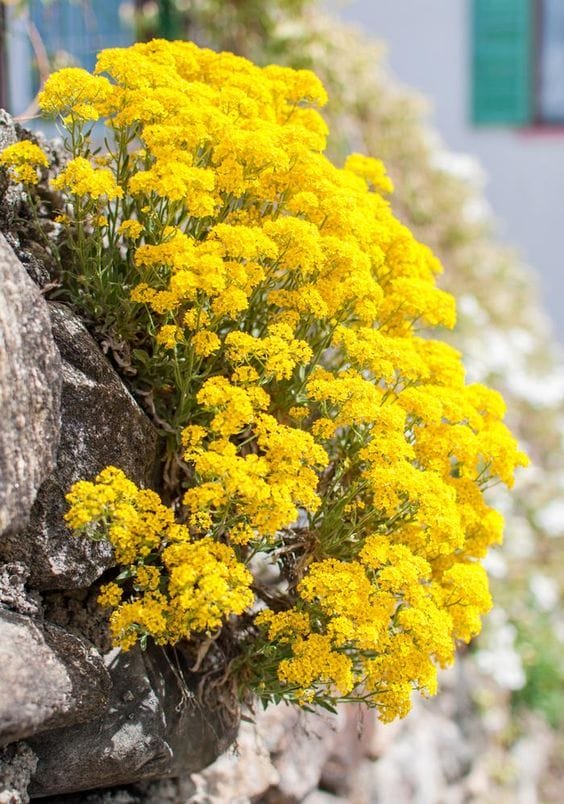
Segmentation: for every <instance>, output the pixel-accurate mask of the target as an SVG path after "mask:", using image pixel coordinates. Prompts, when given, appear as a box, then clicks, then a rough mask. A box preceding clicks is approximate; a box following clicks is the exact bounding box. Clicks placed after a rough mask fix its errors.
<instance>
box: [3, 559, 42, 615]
mask: <svg viewBox="0 0 564 804" xmlns="http://www.w3.org/2000/svg"><path fill="white" fill-rule="evenodd" d="M28 578H29V569H28V568H27V567H26V566H25V564H22V563H21V562H18V561H14V562H13V563H9V564H0V605H2V606H5V607H6V608H7V609H12V611H16V612H17V613H18V614H29V615H30V616H32V617H34V616H37V615H38V614H40V612H41V603H40V601H39V599H38V598H39V595H38V594H37V593H32V592H29V591H28V590H27V589H26V588H25V585H26V582H27V579H28Z"/></svg>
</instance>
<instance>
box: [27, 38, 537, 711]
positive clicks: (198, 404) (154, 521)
mask: <svg viewBox="0 0 564 804" xmlns="http://www.w3.org/2000/svg"><path fill="white" fill-rule="evenodd" d="M96 73H97V74H96V75H95V76H90V75H88V74H87V73H83V72H81V71H76V70H71V71H61V72H60V73H58V74H56V75H55V76H53V77H52V78H50V79H49V81H48V82H47V83H46V85H45V89H44V91H43V93H42V96H41V99H40V103H41V105H42V107H43V108H44V109H45V110H47V111H49V112H51V113H59V114H60V115H61V116H62V117H63V121H66V123H65V124H66V125H67V128H68V130H69V132H70V143H71V144H70V148H71V151H72V157H73V159H72V161H71V162H70V163H69V165H68V167H66V168H65V170H64V171H63V172H62V174H61V175H60V176H59V177H58V178H57V179H56V182H55V184H56V187H57V188H58V189H60V190H62V191H63V192H65V193H66V194H67V197H68V204H69V208H68V210H67V212H68V214H71V217H73V215H74V219H75V221H77V222H78V225H77V231H78V233H79V235H80V233H81V231H82V234H84V231H86V230H87V231H88V233H89V234H91V237H90V239H89V238H85V237H84V236H81V237H78V236H77V240H76V242H75V248H76V253H77V254H78V257H77V259H78V262H79V265H80V271H79V273H80V274H81V276H83V277H86V279H85V280H84V281H83V283H82V285H81V291H80V293H81V294H82V295H81V298H82V299H86V298H87V296H86V291H85V290H84V288H85V287H88V276H93V277H94V278H93V279H92V282H91V285H90V286H91V287H92V288H94V290H93V291H92V293H100V290H99V288H100V287H102V288H103V287H106V286H108V283H110V279H109V277H110V278H111V289H112V294H111V298H112V299H113V300H114V301H113V302H112V303H113V304H117V305H118V307H117V309H112V310H109V311H108V321H111V322H112V326H114V327H117V328H118V333H119V327H120V326H122V327H123V333H124V334H123V337H124V338H129V339H130V340H131V341H132V342H133V347H134V348H133V351H132V355H133V357H134V359H136V360H137V361H138V362H137V363H136V367H135V369H136V371H137V380H138V382H139V383H140V387H142V389H143V392H144V393H147V387H148V386H149V387H150V393H151V400H152V401H153V404H154V407H155V412H156V421H157V422H158V423H159V424H160V425H162V424H163V422H164V423H165V424H166V427H164V430H165V431H166V433H167V434H168V436H169V446H168V448H169V451H170V452H171V453H173V455H172V456H171V457H173V458H174V460H175V462H176V464H175V465H177V466H180V467H181V469H182V470H183V471H184V476H183V479H182V480H181V482H180V483H179V485H178V487H177V488H176V489H175V490H174V491H175V494H176V499H177V500H178V501H179V502H180V501H182V502H183V504H184V506H185V516H186V520H187V522H188V525H187V526H177V525H174V523H173V520H172V514H171V513H170V511H168V509H163V508H162V506H160V505H159V504H158V502H156V501H155V499H154V498H153V497H151V495H150V493H148V492H138V491H136V490H135V491H131V490H130V491H127V490H124V491H123V492H120V493H119V494H118V497H117V498H115V499H113V498H112V499H111V500H107V499H106V496H107V495H109V494H111V493H113V492H112V489H114V485H113V482H114V481H112V483H109V484H108V483H104V482H102V483H101V484H98V485H96V492H94V491H92V489H90V486H88V485H86V486H82V485H81V484H78V485H77V486H76V487H75V490H74V491H73V492H72V494H75V495H78V496H77V500H78V499H80V501H81V504H80V505H77V504H74V498H73V497H72V494H71V502H73V508H72V509H71V514H70V515H69V517H70V518H69V522H70V524H71V525H72V526H73V527H77V526H78V527H82V526H83V525H84V524H86V523H92V522H96V523H98V527H102V525H103V527H105V528H106V531H107V534H108V538H109V539H110V541H111V542H112V544H113V545H114V547H115V550H116V557H117V559H118V561H119V562H120V563H122V564H125V565H132V564H135V565H136V562H138V560H139V557H142V558H143V560H145V558H144V556H158V567H159V571H160V572H161V580H160V581H159V585H157V586H155V585H154V584H153V583H151V584H149V583H146V582H143V583H142V584H141V582H140V584H141V586H143V589H144V592H143V595H142V597H139V596H138V595H137V593H136V594H135V595H134V597H133V598H132V599H131V600H126V601H125V602H119V605H118V608H117V609H116V612H115V613H114V615H112V616H113V618H114V619H113V628H114V632H115V633H116V634H117V638H118V640H119V641H120V642H121V644H130V642H131V640H132V639H133V637H134V634H135V633H140V632H143V633H146V634H151V635H153V636H154V637H155V638H156V639H157V640H158V641H160V642H164V641H167V639H177V638H178V635H179V634H180V633H181V630H182V629H181V628H180V627H179V626H177V625H176V622H177V619H176V618H177V613H176V612H177V608H176V607H180V609H181V611H182V615H181V616H180V615H178V616H179V617H180V619H181V620H182V623H183V624H184V625H183V628H184V629H185V630H186V631H187V632H190V630H191V629H197V630H199V631H202V630H205V629H206V628H207V629H210V628H216V627H217V626H218V625H219V623H220V621H221V617H222V616H225V615H226V614H227V613H228V611H229V610H230V611H231V612H232V613H240V612H241V611H242V610H243V609H244V608H245V606H247V605H248V604H249V602H250V601H249V597H248V595H249V594H250V593H249V592H248V584H247V585H246V586H245V578H246V577H247V576H245V575H243V574H241V575H238V574H237V573H238V572H239V570H238V567H239V566H240V565H237V564H236V563H235V564H234V563H232V562H233V561H235V559H234V558H233V559H230V558H229V557H228V554H227V553H225V551H226V550H227V551H230V550H231V549H232V548H231V547H226V545H228V544H232V545H233V549H236V550H237V551H238V555H239V556H240V558H241V559H242V560H243V561H247V560H249V561H250V559H251V557H254V562H255V563H253V565H252V566H253V567H254V566H255V564H256V562H257V561H258V562H259V564H260V561H259V558H260V559H261V560H262V561H263V562H272V563H274V564H277V565H278V568H279V569H280V570H281V571H283V577H284V578H285V579H290V581H291V583H290V587H289V588H288V589H287V590H286V591H285V590H284V587H283V584H282V586H281V591H280V594H281V595H282V596H283V597H284V596H285V600H286V605H287V609H288V610H287V611H284V612H282V613H276V614H275V613H274V612H271V611H268V610H267V611H266V612H264V613H262V614H260V615H259V616H258V618H257V620H256V622H257V633H258V636H257V637H256V645H257V646H258V647H257V649H256V651H255V652H254V653H253V649H252V648H249V646H248V643H244V644H243V645H242V651H243V659H244V657H247V659H248V660H249V661H251V662H254V663H255V666H256V667H259V668H261V667H262V672H263V674H264V677H263V678H262V679H261V680H260V684H259V683H257V685H256V687H257V688H259V687H260V689H261V690H263V692H262V693H261V694H263V695H264V697H265V698H268V697H269V695H271V694H272V695H274V694H276V695H280V694H281V695H282V696H286V697H287V698H289V699H292V700H297V701H299V702H307V701H310V700H319V699H324V700H326V701H327V700H329V699H336V698H339V697H344V698H348V699H359V698H364V699H366V700H368V701H369V702H370V703H371V704H373V705H377V706H378V707H380V711H381V712H382V716H383V717H384V718H388V719H389V718H391V717H393V716H395V715H403V714H405V712H406V711H407V709H408V708H409V695H410V691H411V690H412V689H413V688H414V687H416V688H419V689H423V690H427V691H429V692H433V691H434V690H435V688H436V666H437V665H445V664H448V663H449V662H450V661H452V658H453V654H454V645H455V640H456V639H464V640H469V639H470V638H471V637H472V636H473V635H474V634H476V633H477V632H478V630H479V616H480V614H482V613H483V612H484V611H486V610H487V608H488V607H489V605H490V599H489V594H488V591H487V583H486V579H485V576H484V573H483V571H482V570H481V568H480V566H479V564H478V559H479V558H481V557H483V556H484V555H485V553H486V551H487V549H488V547H489V546H490V545H492V544H495V543H498V542H499V541H500V539H501V526H502V521H501V517H500V516H499V514H497V513H496V512H495V511H492V510H491V509H490V508H489V506H488V505H487V503H486V501H485V499H484V496H483V492H484V491H485V489H486V488H487V486H488V485H489V484H490V483H492V482H495V481H496V480H501V481H503V482H504V483H506V484H507V485H511V484H512V482H513V472H514V470H515V468H516V466H519V465H524V464H525V463H526V458H525V456H524V455H523V453H522V452H520V451H519V449H518V446H517V444H516V442H515V440H514V438H513V437H512V436H511V434H510V432H509V431H508V430H507V428H506V427H505V425H504V424H503V423H502V418H503V415H504V405H503V401H502V400H501V398H500V397H499V396H498V395H497V394H495V393H493V392H491V391H488V390H487V389H485V388H483V387H482V386H478V385H467V384H466V383H465V379H464V369H463V366H462V363H461V359H460V355H459V354H458V353H457V352H456V351H455V350H453V349H452V348H450V347H448V346H446V345H445V344H442V343H440V342H439V341H436V340H432V339H430V338H429V337H428V335H427V333H426V331H423V330H422V327H426V328H430V327H438V326H444V327H452V326H454V323H455V305H454V300H453V298H452V297H451V296H450V295H449V294H447V293H445V292H444V291H442V290H439V289H438V288H437V287H436V286H435V277H436V275H437V273H439V272H440V270H441V266H440V264H439V263H438V261H437V259H436V258H435V257H434V256H433V255H432V254H431V252H430V251H429V249H428V248H426V247H425V246H423V245H421V244H420V243H418V242H417V241H416V240H415V239H414V237H413V236H412V234H411V233H410V231H409V230H408V229H407V228H406V227H405V226H403V225H402V224H401V223H400V222H399V221H398V220H397V219H396V218H395V217H394V215H393V214H392V212H391V210H390V206H389V204H388V201H387V200H386V198H385V197H384V195H383V194H386V193H389V192H390V191H391V190H392V185H391V182H390V180H389V179H388V177H387V176H386V173H385V170H384V168H383V165H382V163H381V162H379V161H378V160H375V159H369V158H367V157H364V156H361V155H358V154H353V155H352V156H350V157H349V158H348V160H347V161H346V163H345V166H344V168H338V167H336V166H334V165H333V164H331V162H329V160H328V159H327V158H326V157H325V155H324V154H323V150H324V147H325V140H326V135H327V129H326V126H325V123H324V122H323V120H322V118H321V116H320V114H319V112H318V111H317V109H316V108H315V107H316V106H320V105H322V104H323V103H324V102H325V99H326V98H325V92H324V90H323V87H322V86H321V84H320V83H319V81H318V79H317V78H316V77H315V76H314V75H313V74H312V73H310V72H308V71H303V70H299V71H293V70H290V69H285V68H280V67H275V66H272V67H267V68H265V69H259V68H258V67H256V66H254V65H253V64H251V63H250V62H248V61H247V60H245V59H241V58H238V57H236V56H233V55H232V54H229V53H221V54H218V53H213V52H212V51H209V50H202V49H200V48H198V47H196V46H195V45H193V44H192V43H189V42H164V41H158V40H157V41H153V42H150V43H144V44H137V45H134V46H133V47H131V48H127V49H113V50H107V51H104V52H103V53H101V54H100V56H99V59H98V65H97V68H96ZM96 116H99V117H100V118H103V119H104V122H105V125H106V126H107V128H108V132H109V135H108V136H110V137H111V138H113V142H114V143H115V147H114V148H113V150H111V151H110V153H109V154H108V158H107V159H103V160H102V162H101V161H100V159H98V161H97V162H96V164H92V163H91V162H90V161H89V159H88V150H87V144H88V132H87V130H86V129H87V124H86V123H85V122H84V121H87V120H94V119H95V117H96ZM81 121H83V122H81ZM85 143H86V145H85ZM94 214H95V216H99V215H102V214H105V216H106V218H107V220H108V226H107V228H106V229H105V233H104V235H103V236H102V235H101V234H99V232H97V231H96V229H95V228H94V229H92V224H91V223H90V222H89V221H91V220H92V219H93V217H94ZM88 215H90V218H89V217H88ZM81 216H82V217H81ZM96 219H97V217H96ZM89 226H90V227H91V228H90V229H88V227H89ZM81 227H82V229H81ZM102 237H103V238H104V239H103V240H102ZM96 238H98V240H97V241H96ZM90 242H94V243H96V242H97V243H98V244H99V248H98V249H97V250H95V251H94V250H92V251H90V252H88V251H87V249H88V244H89V243H90ZM89 272H90V273H89ZM93 272H94V273H93ZM116 289H117V290H116ZM118 291H119V292H118ZM116 293H118V296H119V293H121V296H119V299H118V301H117V302H116V301H115V299H116ZM109 296H110V294H108V297H109ZM93 298H94V301H93V302H92V304H91V307H90V308H89V309H90V310H91V311H92V310H94V311H99V309H100V297H99V296H94V297H93ZM105 298H106V297H104V299H105ZM84 303H85V304H86V302H84ZM106 303H107V302H106ZM91 314H92V313H91ZM96 314H97V315H99V312H98V313H96ZM115 322H118V323H117V324H116V323H115ZM115 482H117V481H115ZM123 482H126V481H125V479H124V478H120V480H119V483H123ZM104 495H106V496H104ZM120 495H121V496H120ZM130 498H131V499H130ZM110 510H111V515H110V514H109V513H108V511H110ZM100 512H102V513H100ZM179 527H180V528H181V530H182V533H187V532H188V531H187V528H190V529H191V531H192V532H193V536H194V538H196V537H197V540H194V541H190V540H188V539H187V538H186V539H185V538H184V537H183V538H182V539H176V541H177V542H179V544H178V545H176V544H175V545H174V547H172V546H171V547H168V546H163V545H164V543H165V542H166V543H168V541H171V540H172V541H174V540H173V539H172V536H169V535H166V536H163V534H170V533H172V532H176V530H175V529H178V528H179ZM171 529H172V530H171ZM163 539H164V542H163ZM167 540H168V541H167ZM231 555H234V554H232V553H229V556H231ZM171 556H178V561H179V562H180V563H179V564H175V563H174V561H175V560H176V559H172V558H171ZM192 563H193V567H192ZM220 565H224V566H225V568H226V572H227V577H223V576H222V575H221V572H220V571H219V566H220ZM155 566H157V565H156V564H155ZM189 567H192V568H191V569H189ZM192 570H193V571H192ZM135 571H136V572H137V570H135ZM242 572H243V571H242V570H241V573H242ZM244 572H247V571H246V570H244ZM194 573H196V574H194ZM198 573H199V574H198ZM204 577H205V578H209V582H208V581H205V582H204V581H203V580H202V579H203V578H204ZM141 586H140V587H139V588H141ZM163 587H166V590H167V591H166V593H165V592H163V591H162V589H163ZM257 588H258V589H259V593H260V584H259V586H258V587H257ZM232 589H236V590H238V591H237V592H236V593H235V592H233V595H234V597H233V598H231V597H230V594H231V593H232ZM242 589H245V592H244V593H243V592H242V591H241V590H242ZM104 595H105V597H104V600H105V601H106V602H109V603H111V604H112V605H114V603H112V601H117V600H118V598H117V597H116V595H117V592H116V590H115V589H114V588H113V587H111V588H109V589H107V590H106V591H105V592H104ZM167 595H168V597H167ZM214 596H215V599H216V600H217V601H219V603H218V605H219V610H217V611H216V610H215V609H214V608H213V605H212V602H211V601H212V597H214ZM268 599H269V598H268V596H265V597H264V600H265V601H266V602H268ZM182 618H184V619H182ZM187 622H188V625H186V623H187ZM135 629H137V631H136V630H135ZM139 629H140V630H139ZM171 635H172V637H171ZM265 639H266V640H267V641H269V642H270V652H268V662H269V664H261V659H260V657H261V656H264V653H263V652H261V651H262V649H263V647H264V640H265ZM273 652H274V654H273ZM251 654H252V655H251ZM273 655H275V661H274V663H273V661H272V656H273ZM249 656H251V658H250V659H249ZM273 666H274V667H275V672H274V675H273V671H272V667H273ZM269 668H270V669H269ZM269 674H270V675H269ZM242 675H244V672H243V671H242Z"/></svg>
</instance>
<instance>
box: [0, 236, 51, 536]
mask: <svg viewBox="0 0 564 804" xmlns="http://www.w3.org/2000/svg"><path fill="white" fill-rule="evenodd" d="M0 356H1V359H0V410H1V411H2V420H1V423H0V478H1V483H0V534H2V536H3V538H2V540H1V541H2V542H4V539H5V537H6V536H9V535H10V534H17V533H19V532H20V531H21V530H22V528H23V527H24V526H25V525H26V524H27V522H28V520H29V514H30V509H31V505H32V503H33V501H34V499H35V497H36V495H37V491H38V489H39V487H40V486H41V484H42V483H43V482H44V480H45V479H46V477H47V476H48V474H49V473H50V472H51V470H52V469H53V467H54V465H55V456H56V449H57V446H58V441H59V432H60V394H61V358H60V354H59V351H58V349H57V347H56V346H55V341H54V339H53V335H52V333H51V319H50V316H49V310H48V306H47V303H46V302H45V300H44V299H43V297H42V296H41V294H40V292H39V289H38V288H37V286H36V285H35V284H34V283H33V282H32V281H31V279H30V278H29V277H28V275H27V273H26V272H25V270H24V269H23V268H22V266H21V264H20V262H19V260H18V259H17V258H16V256H15V254H14V253H13V251H12V249H11V248H10V247H9V246H8V244H7V242H6V240H5V239H4V237H3V236H2V235H1V234H0Z"/></svg>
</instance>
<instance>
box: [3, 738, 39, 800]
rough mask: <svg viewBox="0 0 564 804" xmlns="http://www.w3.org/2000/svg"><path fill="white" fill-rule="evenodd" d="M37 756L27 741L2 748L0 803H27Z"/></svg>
mask: <svg viewBox="0 0 564 804" xmlns="http://www.w3.org/2000/svg"><path fill="white" fill-rule="evenodd" d="M36 767H37V757H36V756H35V754H34V753H33V751H32V750H31V748H30V747H29V746H28V745H26V744H25V743H14V744H13V745H9V746H8V747H7V748H4V749H2V750H0V804H27V802H28V801H29V796H28V794H27V788H28V786H29V780H30V779H31V775H32V773H33V772H34V771H35V768H36Z"/></svg>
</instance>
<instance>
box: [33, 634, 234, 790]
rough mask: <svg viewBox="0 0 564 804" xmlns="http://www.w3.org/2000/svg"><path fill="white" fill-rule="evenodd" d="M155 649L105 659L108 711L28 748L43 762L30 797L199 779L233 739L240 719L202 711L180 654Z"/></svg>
mask: <svg viewBox="0 0 564 804" xmlns="http://www.w3.org/2000/svg"><path fill="white" fill-rule="evenodd" d="M171 655H172V657H173V658H172V659H171V658H169V654H168V653H165V651H164V650H163V649H159V648H154V647H150V648H148V649H147V651H146V652H142V651H141V650H140V649H139V648H134V649H133V650H131V651H129V652H127V653H123V652H119V651H117V650H114V651H112V652H111V653H110V654H108V655H107V657H106V661H107V666H108V669H109V672H110V675H111V679H112V682H113V690H112V694H111V699H110V705H109V708H108V710H107V711H106V712H105V713H104V714H103V715H102V716H101V717H98V718H96V719H95V720H92V721H91V722H89V723H84V724H82V725H77V726H72V727H70V728H63V729H55V730H53V731H49V732H44V733H43V734H40V735H38V736H37V737H33V738H32V739H31V740H30V741H29V742H30V745H31V747H32V748H33V750H34V751H35V753H36V754H37V756H38V759H39V762H38V766H37V772H36V774H35V776H34V779H33V781H32V785H31V792H32V795H34V796H38V797H43V796H47V795H51V796H61V795H63V794H65V793H72V792H74V791H77V790H85V789H90V788H96V787H111V786H116V785H124V784H129V783H135V782H139V781H141V780H150V779H158V778H163V777H167V776H179V775H180V774H187V773H190V772H193V771H199V770H201V769H202V768H203V767H205V766H206V765H208V764H210V763H211V762H212V761H213V760H214V759H216V757H217V756H219V754H221V753H222V752H223V751H225V750H226V749H227V747H228V745H229V744H230V743H231V742H232V741H233V739H234V738H235V734H236V731H237V725H238V722H237V718H236V717H234V716H233V715H229V714H227V712H226V711H225V710H220V709H218V710H215V711H214V710H211V709H209V708H203V707H202V706H201V704H200V703H199V701H198V700H197V698H196V696H195V694H194V692H193V680H192V679H191V678H190V677H188V678H186V677H185V681H183V683H182V685H181V684H180V683H179V678H180V670H179V667H177V666H176V664H175V663H176V661H177V659H176V654H175V653H171Z"/></svg>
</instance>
